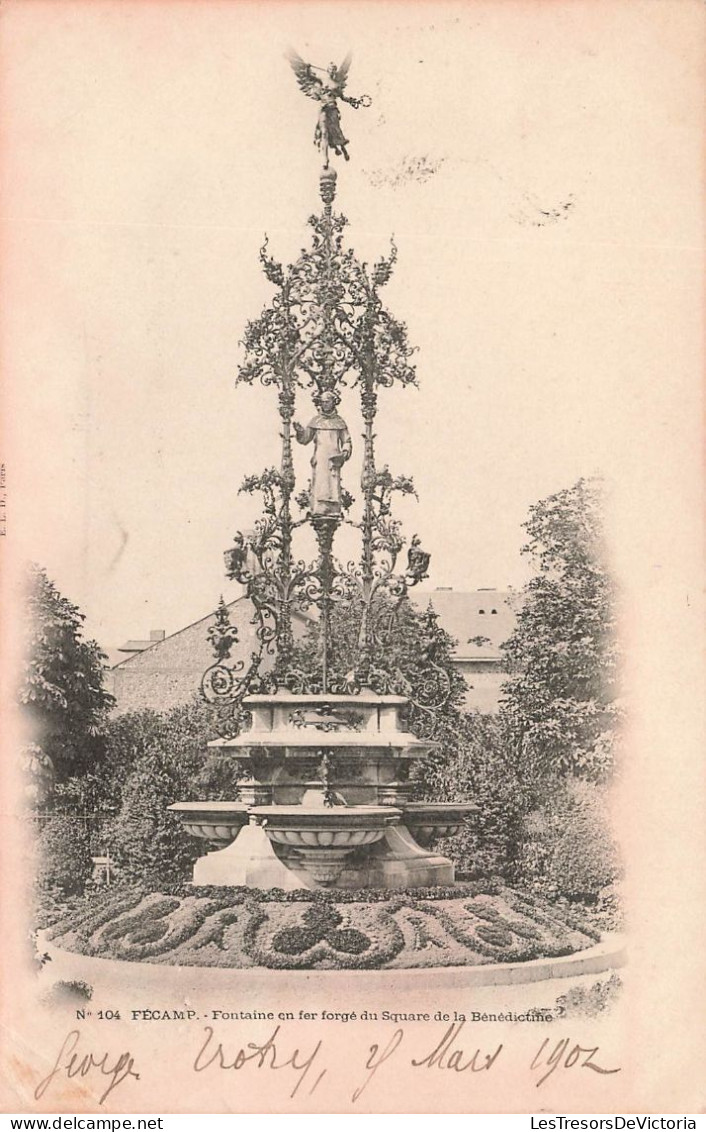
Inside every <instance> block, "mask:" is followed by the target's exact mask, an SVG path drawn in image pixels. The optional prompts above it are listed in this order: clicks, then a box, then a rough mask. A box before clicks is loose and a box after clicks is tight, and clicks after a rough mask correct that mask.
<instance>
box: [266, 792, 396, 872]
mask: <svg viewBox="0 0 706 1132" xmlns="http://www.w3.org/2000/svg"><path fill="white" fill-rule="evenodd" d="M250 813H251V815H252V816H253V818H254V819H255V821H256V822H257V823H258V824H259V825H261V826H262V828H263V829H264V831H265V833H266V834H267V836H268V838H269V839H270V841H271V842H273V843H274V844H276V845H280V846H282V847H283V848H285V849H286V850H290V851H292V852H293V853H296V854H297V856H299V857H300V858H301V861H302V865H303V867H304V868H305V869H306V870H307V872H309V873H310V874H311V876H312V877H313V878H314V880H316V881H317V882H318V883H319V884H324V885H327V884H333V883H334V882H335V881H336V880H337V878H338V877H339V875H340V873H341V870H342V868H343V862H344V859H345V858H346V856H348V854H349V853H352V852H353V851H354V850H356V849H360V848H363V847H364V846H367V845H372V844H374V843H375V842H376V841H380V840H381V839H382V838H383V837H384V836H385V831H386V829H387V828H388V826H390V825H394V824H395V823H397V822H399V820H400V817H401V816H402V814H401V811H400V810H396V809H393V808H392V807H391V806H326V805H324V804H322V803H316V804H313V805H312V804H306V802H305V803H304V804H302V805H299V806H256V807H254V808H253V809H251V810H250Z"/></svg>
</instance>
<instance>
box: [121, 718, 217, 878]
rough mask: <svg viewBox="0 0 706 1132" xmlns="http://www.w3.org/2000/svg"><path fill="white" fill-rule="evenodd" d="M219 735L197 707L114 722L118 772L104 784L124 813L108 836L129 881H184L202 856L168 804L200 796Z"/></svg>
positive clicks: (210, 719)
mask: <svg viewBox="0 0 706 1132" xmlns="http://www.w3.org/2000/svg"><path fill="white" fill-rule="evenodd" d="M213 737H214V731H213V719H212V711H211V709H210V708H209V707H208V705H206V704H203V703H200V702H198V701H194V702H193V703H189V704H186V705H184V706H183V707H177V708H173V709H172V710H171V711H168V712H165V713H163V714H159V713H157V712H151V711H146V712H134V713H129V714H127V715H124V716H119V717H117V718H116V719H115V720H112V721H111V723H110V726H109V729H108V735H107V751H108V754H109V763H110V765H111V766H112V767H113V769H114V773H113V776H112V780H110V779H106V786H107V787H108V788H109V790H110V796H111V798H112V799H113V802H114V804H116V805H117V806H118V812H117V814H116V817H115V818H114V820H113V821H112V822H110V823H109V824H108V826H107V827H106V831H105V836H106V841H107V844H108V846H109V848H110V852H111V855H112V856H113V857H114V859H115V861H116V863H117V865H118V867H119V869H120V872H121V875H122V876H123V877H125V878H126V879H128V880H141V881H145V882H148V883H150V882H154V883H159V884H162V883H171V882H172V881H175V880H179V879H183V878H184V876H186V875H188V872H189V869H190V866H191V865H192V864H193V862H194V860H195V858H196V857H197V856H198V854H199V852H200V851H203V846H201V849H199V847H198V846H197V845H195V843H194V840H193V838H190V837H189V836H188V835H187V834H186V833H185V832H184V830H183V826H182V824H181V821H180V819H179V818H178V817H177V816H176V815H175V814H173V813H170V812H169V810H168V806H170V805H171V803H172V802H179V801H189V800H192V799H193V798H194V797H196V796H200V795H199V792H198V790H197V783H198V780H199V776H200V775H201V774H202V772H203V768H204V765H205V762H206V744H207V743H208V741H209V739H211V738H213ZM231 796H232V794H231Z"/></svg>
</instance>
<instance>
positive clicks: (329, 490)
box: [294, 390, 352, 518]
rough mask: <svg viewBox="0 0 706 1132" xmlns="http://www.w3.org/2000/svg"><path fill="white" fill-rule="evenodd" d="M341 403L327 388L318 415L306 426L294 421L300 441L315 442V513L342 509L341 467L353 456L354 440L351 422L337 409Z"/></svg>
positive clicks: (335, 512) (327, 515)
mask: <svg viewBox="0 0 706 1132" xmlns="http://www.w3.org/2000/svg"><path fill="white" fill-rule="evenodd" d="M337 405H338V397H337V395H336V394H335V393H332V392H331V391H330V390H326V392H324V393H322V394H321V397H320V398H319V409H320V412H319V414H318V416H315V417H314V418H313V420H311V421H309V424H308V425H306V426H304V425H300V424H298V423H297V421H295V422H294V433H295V435H296V438H297V440H298V441H299V443H300V444H311V442H312V440H313V442H314V452H313V455H312V457H311V489H310V493H309V504H310V510H311V514H312V515H313V516H315V517H322V518H338V517H339V516H340V515H341V511H342V507H341V467H342V465H343V464H345V462H346V460H349V459H350V456H351V451H352V444H351V437H350V433H349V431H348V425H347V424H346V422H345V421H344V420H343V419H342V418H341V417H339V415H338V413H337V412H336V406H337Z"/></svg>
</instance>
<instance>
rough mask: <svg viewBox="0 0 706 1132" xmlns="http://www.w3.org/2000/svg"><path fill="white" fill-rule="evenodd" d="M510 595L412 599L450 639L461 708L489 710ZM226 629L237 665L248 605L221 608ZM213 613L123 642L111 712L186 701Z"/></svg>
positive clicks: (496, 688) (508, 628)
mask: <svg viewBox="0 0 706 1132" xmlns="http://www.w3.org/2000/svg"><path fill="white" fill-rule="evenodd" d="M515 598H516V595H515V594H513V592H512V591H508V592H501V591H499V590H490V589H487V590H471V591H456V590H452V589H437V590H433V591H430V592H426V593H423V592H422V593H417V594H415V595H414V603H415V605H416V606H417V608H419V609H425V608H426V607H427V605H428V604H429V602H431V604H432V606H433V608H434V610H435V612H436V614H437V615H438V619H439V624H440V625H441V627H442V628H443V629H445V630H446V632H447V633H449V634H450V636H451V637H453V639H454V640H455V641H456V642H457V644H456V647H455V650H454V662H455V664H456V665H457V666H458V669H459V671H460V672H461V673H462V674H463V677H464V679H465V681H466V685H467V688H468V692H467V695H466V701H465V707H466V710H468V711H481V712H494V711H497V709H498V702H499V696H500V688H501V685H502V683H503V681H504V679H505V673H504V671H503V666H502V653H501V650H500V646H501V644H502V643H503V641H504V640H506V639H507V638H508V637H509V636H510V633H511V632H512V627H513V625H514V621H515V615H514V612H513V601H514V599H515ZM228 612H229V615H230V621H231V624H232V625H233V626H234V627H235V628H236V629H237V630H238V643H237V644H236V645H234V646H233V650H232V659H233V660H242V661H243V662H244V663H245V664H247V663H248V661H249V659H250V654H251V653H252V651H253V649H254V647H255V637H254V633H255V627H254V626H253V624H252V621H251V618H252V606H251V605H250V602H249V601H248V600H247V599H246V598H243V597H241V598H238V599H236V600H235V601H233V602H231V603H230V605H229V606H228ZM215 616H216V615H215V612H214V613H210V614H209V615H208V616H206V617H202V618H201V619H200V620H199V621H195V622H193V624H191V625H187V626H186V627H185V628H183V629H179V630H178V631H177V632H176V633H171V634H170V635H169V636H167V635H166V634H165V633H164V632H163V631H162V630H152V632H151V633H150V636H149V639H147V640H131V641H128V642H127V643H126V644H125V645H123V646H122V648H121V649H120V650H119V652H121V653H125V658H124V659H123V660H121V661H119V662H118V663H117V664H115V665H114V666H113V667H112V668H110V669H109V670H108V677H107V685H108V688H109V690H110V691H112V693H113V695H114V696H115V699H116V707H115V711H116V712H117V713H123V712H128V711H143V710H145V709H148V708H149V709H152V710H153V711H168V710H169V709H170V708H173V707H177V706H179V705H180V704H184V703H186V702H187V701H188V700H190V699H191V698H192V696H194V695H195V694H196V693H197V692H198V690H199V688H200V684H201V677H202V676H203V673H204V672H205V671H206V669H207V668H208V667H209V666H210V665H211V664H213V653H212V650H211V645H210V644H209V641H208V636H207V634H208V630H209V628H210V627H211V626H212V625H213V624H214V622H215ZM306 624H307V618H305V617H301V616H298V617H296V618H295V622H294V626H293V627H294V633H295V637H299V636H301V635H302V633H303V632H304V630H305V628H306Z"/></svg>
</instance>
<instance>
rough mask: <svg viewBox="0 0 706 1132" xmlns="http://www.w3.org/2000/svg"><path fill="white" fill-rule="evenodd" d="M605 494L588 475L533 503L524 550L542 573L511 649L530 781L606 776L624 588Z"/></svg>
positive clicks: (515, 733)
mask: <svg viewBox="0 0 706 1132" xmlns="http://www.w3.org/2000/svg"><path fill="white" fill-rule="evenodd" d="M601 496H602V493H601V485H600V483H599V482H598V481H596V480H590V479H581V480H579V481H578V482H577V483H576V484H574V486H573V487H571V488H568V489H566V490H564V491H560V492H558V493H557V494H556V495H551V496H549V497H548V498H547V499H543V500H541V501H540V502H539V503H536V504H535V505H534V506H533V507H531V508H530V514H529V518H528V520H527V522H526V523H525V529H526V531H527V533H528V535H529V542H528V543H527V545H526V546H525V547H523V553H524V554H526V555H528V556H529V557H530V558H531V559H532V561H533V563H534V565H535V570H536V572H535V574H534V576H533V577H532V578H531V579H530V581H529V582H528V583H527V585H526V587H525V590H524V594H523V597H522V603H521V606H520V609H519V612H518V616H517V622H516V625H515V629H514V631H513V633H512V635H511V637H510V639H509V640H508V641H507V642H506V643H505V645H504V646H503V648H504V654H505V661H506V665H507V668H508V671H509V672H510V674H511V675H510V679H509V680H508V682H507V683H506V684H505V685H504V689H503V702H502V713H503V718H504V721H505V723H506V725H507V728H508V734H509V737H510V741H511V748H512V751H513V753H514V756H515V760H516V765H517V766H518V767H519V768H522V771H523V774H525V775H526V776H528V777H529V778H530V779H532V780H535V781H538V782H541V781H542V780H543V779H545V778H546V777H547V776H551V775H578V776H582V777H584V778H589V779H594V780H597V779H601V778H605V777H606V776H607V775H608V774H609V772H610V769H611V766H612V761H613V748H614V744H615V735H616V729H617V723H618V722H619V719H620V707H619V702H618V699H617V687H616V668H617V663H618V649H617V644H616V638H615V623H616V595H615V587H614V583H613V580H612V578H611V576H610V574H609V573H608V570H607V568H606V564H605V555H604V548H603V533H602V507H601V503H602V498H601Z"/></svg>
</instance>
